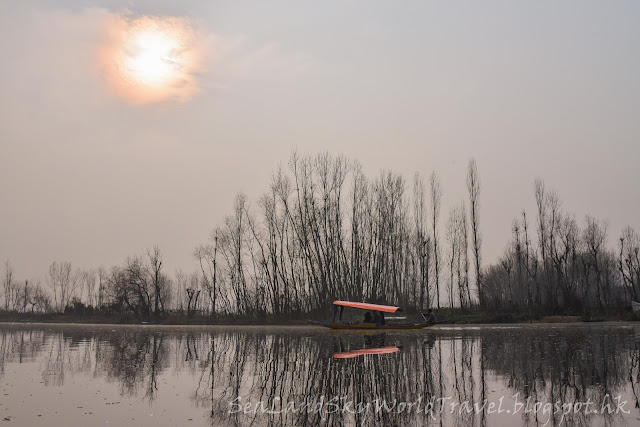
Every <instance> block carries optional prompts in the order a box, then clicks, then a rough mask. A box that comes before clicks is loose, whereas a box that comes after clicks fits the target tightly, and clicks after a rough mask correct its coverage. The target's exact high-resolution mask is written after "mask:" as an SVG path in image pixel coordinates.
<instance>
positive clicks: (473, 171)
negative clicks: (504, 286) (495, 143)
mask: <svg viewBox="0 0 640 427" xmlns="http://www.w3.org/2000/svg"><path fill="white" fill-rule="evenodd" d="M467 190H468V192H469V211H470V212H469V213H470V215H471V242H472V245H473V261H474V265H475V278H476V290H477V291H478V301H479V303H480V305H483V303H484V301H483V292H482V274H481V273H482V266H481V265H482V264H481V263H482V259H481V254H480V252H481V247H482V238H481V236H480V216H479V208H480V200H479V196H480V177H479V176H478V168H477V166H476V161H475V159H471V160H470V161H469V167H468V170H467Z"/></svg>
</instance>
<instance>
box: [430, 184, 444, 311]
mask: <svg viewBox="0 0 640 427" xmlns="http://www.w3.org/2000/svg"><path fill="white" fill-rule="evenodd" d="M441 199H442V190H441V188H440V180H439V179H438V176H437V175H436V173H435V172H433V173H432V174H431V215H432V216H431V225H432V226H433V262H434V265H433V274H434V276H435V279H436V301H437V306H438V308H440V263H439V258H440V246H438V219H439V217H440V200H441Z"/></svg>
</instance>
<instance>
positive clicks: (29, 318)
mask: <svg viewBox="0 0 640 427" xmlns="http://www.w3.org/2000/svg"><path fill="white" fill-rule="evenodd" d="M443 311H444V310H443ZM316 317H321V316H314V315H312V314H309V316H308V317H307V318H309V319H311V318H316ZM322 317H326V316H322ZM438 318H439V319H441V322H442V323H440V324H439V325H437V326H438V327H440V326H442V327H450V326H454V327H458V326H479V325H499V326H507V325H545V324H547V325H558V324H560V325H568V324H602V323H607V324H615V323H634V322H638V321H639V320H640V316H636V314H635V313H633V312H630V313H620V314H617V315H611V314H609V315H606V314H602V315H594V316H592V317H589V318H586V317H585V316H577V315H560V316H559V315H555V316H532V315H526V314H523V313H455V312H451V313H446V312H443V313H441V315H439V316H438ZM356 320H357V319H356ZM0 324H16V325H19V324H42V325H53V324H57V325H106V326H115V325H117V326H126V325H138V326H236V327H253V326H255V327H270V326H272V327H300V326H309V327H311V326H313V325H310V324H309V323H308V322H307V321H306V319H302V318H299V317H296V318H292V319H279V318H270V319H269V318H267V319H262V320H256V319H247V318H235V317H222V316H221V317H218V318H215V319H214V318H211V317H209V316H194V317H186V316H184V317H183V316H176V315H167V316H165V317H162V318H158V319H155V320H150V321H142V320H140V319H136V318H135V317H132V316H107V315H78V314H63V313H50V314H31V313H0Z"/></svg>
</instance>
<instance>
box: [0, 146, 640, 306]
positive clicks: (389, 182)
mask: <svg viewBox="0 0 640 427" xmlns="http://www.w3.org/2000/svg"><path fill="white" fill-rule="evenodd" d="M466 184H467V185H466V187H467V194H466V195H465V197H464V198H463V199H462V200H460V202H459V203H458V204H456V205H454V207H453V208H452V209H451V210H450V212H449V213H448V216H447V217H446V218H441V200H442V186H441V183H440V180H439V178H438V176H437V175H436V173H435V172H434V173H432V174H431V175H430V177H429V179H428V182H425V179H424V177H422V176H421V175H419V174H416V175H415V176H414V177H413V179H412V180H407V179H406V178H405V177H403V176H402V175H400V174H397V173H394V172H391V171H382V172H380V173H379V174H378V175H377V176H375V177H373V178H370V177H367V176H366V175H365V174H364V173H363V171H362V167H361V165H360V164H359V163H358V162H357V161H352V160H349V159H346V158H345V157H342V156H331V155H329V154H327V153H322V154H318V155H316V156H300V155H299V154H298V153H295V152H294V153H293V154H292V156H291V158H290V160H289V162H288V165H287V167H279V168H278V169H277V170H276V171H275V172H274V173H273V175H272V177H271V179H270V182H269V187H268V190H267V191H266V192H265V193H264V194H263V195H262V196H260V197H259V198H258V200H256V201H254V202H253V203H252V202H251V201H249V200H248V199H247V197H246V196H245V195H243V194H239V195H238V196H237V197H236V199H235V202H234V206H233V209H232V211H231V213H230V215H228V216H227V217H226V218H225V220H224V222H223V224H221V225H220V226H218V227H216V228H215V229H214V230H213V231H212V233H211V235H210V239H209V241H208V242H207V243H206V244H203V245H201V246H199V247H197V248H196V249H195V251H194V257H195V260H196V265H197V266H198V267H197V269H196V271H194V272H192V273H191V274H187V273H184V272H181V271H178V272H176V273H175V274H173V275H169V274H167V272H166V271H165V270H166V269H164V268H163V257H162V253H161V251H160V249H159V248H158V247H155V248H153V249H151V250H149V251H148V252H147V253H146V254H144V255H138V256H133V257H129V258H127V259H126V260H125V262H124V263H123V264H122V265H119V266H114V267H112V268H111V269H105V268H99V269H96V270H86V271H85V270H77V269H76V270H74V269H73V268H72V266H71V263H69V262H54V263H52V264H51V266H50V268H49V271H48V275H47V278H46V286H42V285H41V284H40V283H39V282H37V283H31V282H29V281H24V282H19V281H16V280H15V279H14V278H13V270H12V267H11V265H10V263H9V262H8V261H7V262H6V263H5V277H4V280H3V287H2V289H1V291H3V292H2V300H3V301H4V310H5V311H21V312H28V311H31V312H51V311H58V312H60V311H74V310H75V311H82V312H83V313H85V312H87V310H88V311H89V312H94V311H100V312H105V313H123V312H126V313H132V314H134V315H135V316H137V317H139V318H151V317H161V316H164V315H166V314H168V313H175V312H178V313H184V314H186V315H193V314H196V313H197V314H200V315H208V316H213V317H215V316H219V315H235V316H244V317H250V318H262V317H264V316H267V315H274V316H276V317H277V316H290V315H295V314H304V313H310V312H316V311H321V310H326V309H327V307H329V306H330V304H331V302H332V301H333V300H334V299H347V300H357V301H368V302H378V303H393V304H397V305H401V306H403V307H404V308H405V309H408V310H410V311H417V310H425V309H426V308H428V307H434V308H442V307H459V308H462V309H471V308H475V309H477V308H479V309H482V310H537V311H542V312H545V313H566V312H572V313H583V312H589V311H590V310H592V309H597V310H606V309H608V308H613V307H616V308H620V307H621V306H628V305H629V304H630V301H631V300H638V299H640V295H639V294H640V255H639V250H640V237H639V236H638V234H637V232H636V231H635V230H633V229H632V228H631V227H627V228H625V229H624V231H623V232H622V235H621V236H620V238H619V240H618V242H617V243H618V245H617V248H611V247H608V246H607V240H608V237H609V236H608V230H607V222H606V221H604V220H600V219H596V218H593V217H591V216H588V215H587V216H586V218H585V221H584V224H583V225H582V226H581V225H580V224H579V222H578V221H577V219H576V217H575V215H574V214H572V213H568V212H565V211H563V210H562V208H561V203H560V200H559V197H558V195H557V193H556V192H555V191H553V190H551V189H549V188H548V187H547V186H546V185H545V183H544V182H543V181H542V180H539V179H537V180H536V181H535V183H534V197H535V201H536V208H537V209H536V211H535V212H534V213H533V216H534V218H533V219H530V215H529V214H527V212H526V211H524V210H523V211H522V213H521V215H520V216H519V217H518V218H516V219H514V221H513V224H512V238H511V240H510V241H509V242H508V244H507V247H506V250H505V253H504V254H503V255H502V256H501V257H500V258H499V259H498V261H497V262H495V263H493V264H489V265H484V264H483V257H482V235H481V231H480V226H481V223H480V218H481V216H480V207H481V206H480V194H481V185H480V177H479V173H478V168H477V165H476V162H475V160H473V159H472V160H470V161H469V163H468V168H467V174H466Z"/></svg>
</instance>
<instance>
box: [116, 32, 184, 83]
mask: <svg viewBox="0 0 640 427" xmlns="http://www.w3.org/2000/svg"><path fill="white" fill-rule="evenodd" d="M124 51H125V52H126V56H125V58H124V64H123V65H124V69H125V71H126V72H127V73H129V74H130V76H131V77H132V78H133V79H135V80H137V81H138V82H140V84H143V85H149V86H162V85H166V84H169V83H171V82H172V81H173V80H175V79H177V78H178V76H179V75H180V71H181V68H182V64H181V63H180V61H181V58H180V51H181V47H180V40H178V39H177V38H176V37H175V36H174V35H172V34H169V33H167V32H165V31H162V30H161V29H153V28H152V29H146V30H142V31H140V32H138V33H136V34H134V35H133V37H132V39H131V40H130V41H129V43H128V46H126V47H125V49H124Z"/></svg>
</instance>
